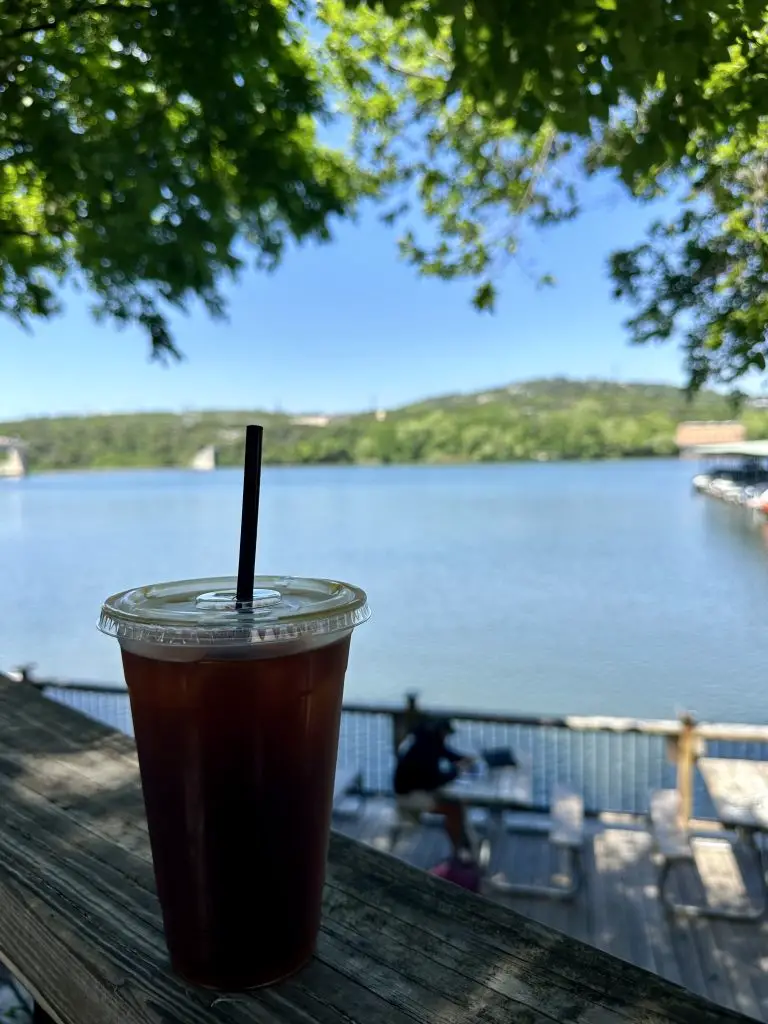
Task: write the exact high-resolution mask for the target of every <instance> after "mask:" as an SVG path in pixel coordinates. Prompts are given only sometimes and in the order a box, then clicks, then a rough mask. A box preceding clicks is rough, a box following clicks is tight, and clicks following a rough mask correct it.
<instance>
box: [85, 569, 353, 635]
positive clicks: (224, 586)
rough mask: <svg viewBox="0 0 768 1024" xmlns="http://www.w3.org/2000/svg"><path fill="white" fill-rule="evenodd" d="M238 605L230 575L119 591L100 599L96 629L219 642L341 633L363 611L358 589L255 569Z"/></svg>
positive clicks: (112, 632) (233, 580) (347, 585)
mask: <svg viewBox="0 0 768 1024" xmlns="http://www.w3.org/2000/svg"><path fill="white" fill-rule="evenodd" d="M253 583H254V591H253V599H252V601H250V602H248V603H245V604H243V605H238V604H237V602H236V600H235V586H236V580H235V578H234V577H233V576H219V577H213V578H210V579H201V580H181V581H179V582H176V583H154V584H151V585H150V586H147V587H137V588H136V589H134V590H124V591H122V592H121V593H119V594H114V595H113V596H112V597H108V598H107V600H106V601H105V602H104V604H103V605H102V609H101V615H100V617H99V629H100V630H101V631H102V633H107V634H108V635H109V636H114V637H117V638H118V640H128V641H133V642H138V643H147V644H159V645H169V646H175V647H180V646H183V647H206V648H226V647H237V646H243V645H255V644H271V643H283V642H286V641H296V640H302V639H305V638H306V639H309V638H311V637H312V636H320V635H322V634H330V633H342V632H345V631H348V630H351V629H353V628H354V627H355V626H359V625H360V623H361V622H365V621H366V619H368V618H370V614H371V613H370V610H369V608H368V603H367V600H366V595H365V593H364V591H362V590H360V588H359V587H353V586H352V585H351V584H349V583H340V582H338V581H336V580H323V579H304V578H299V577H290V576H256V577H255V578H254V581H253Z"/></svg>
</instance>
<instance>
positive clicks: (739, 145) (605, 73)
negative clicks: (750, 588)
mask: <svg viewBox="0 0 768 1024" xmlns="http://www.w3.org/2000/svg"><path fill="white" fill-rule="evenodd" d="M332 107H333V108H334V110H335V113H336V116H341V117H343V118H346V123H348V124H349V126H350V129H351V140H352V144H351V147H350V152H349V153H348V154H345V153H340V152H336V151H332V150H330V149H329V148H327V147H324V146H322V145H320V144H319V142H318V140H317V136H316V134H315V133H316V128H317V125H318V124H319V123H320V122H321V121H322V120H323V119H324V118H326V117H327V116H328V110H329V109H331V108H332ZM0 155H2V157H3V163H2V169H0V311H4V312H7V313H10V314H11V315H12V316H15V317H16V318H17V319H19V320H22V321H24V320H26V319H28V318H29V317H30V316H33V315H36V314H43V315H45V314H47V313H48V312H50V311H51V310H52V308H53V307H54V304H55V291H54V287H53V286H54V283H55V278H56V277H64V276H67V275H75V276H78V275H79V276H80V277H81V278H83V279H84V281H85V283H86V285H87V286H88V287H89V289H90V290H91V291H92V292H93V293H94V294H95V296H96V301H97V309H98V310H99V311H101V312H103V313H106V314H108V315H112V316H115V317H117V318H118V319H119V320H133V321H138V322H139V323H140V324H142V325H143V326H144V327H146V328H147V330H148V331H149V333H150V335H151V337H152V340H153V343H154V345H155V347H156V348H158V349H160V350H164V349H165V350H167V349H170V348H172V345H173V343H172V339H171V338H170V335H169V333H168V329H167V325H166V322H165V317H164V311H163V310H164V305H165V304H166V303H172V304H174V303H175V304H184V303H185V302H186V301H187V300H188V299H189V297H191V296H192V295H197V296H200V297H201V298H202V299H203V301H204V302H205V303H206V304H207V305H208V307H209V308H210V309H211V310H212V311H214V312H216V311H218V310H220V308H221V299H220V293H219V291H218V287H217V282H218V281H219V280H220V278H221V276H222V275H223V274H226V273H228V272H234V271H236V270H237V268H238V267H239V266H240V264H241V261H242V259H243V257H244V253H245V252H246V251H247V246H250V247H251V248H253V249H254V250H255V252H256V256H257V259H258V260H259V262H260V263H266V264H267V265H272V264H274V262H275V261H276V260H277V259H279V256H280V253H281V250H282V247H283V244H284V241H285V239H286V237H289V236H293V237H296V238H303V237H306V236H307V235H316V236H319V237H327V234H328V218H329V217H330V216H332V215H333V214H337V213H347V212H349V211H350V210H351V209H352V207H353V205H354V203H355V200H356V199H357V198H359V197H360V196H361V195H376V197H377V198H378V199H379V200H380V201H381V202H382V203H383V204H384V205H383V207H382V209H383V216H384V217H385V219H387V220H388V221H390V222H392V223H393V224H396V225H397V227H398V230H399V244H400V249H401V252H402V254H403V255H404V257H405V258H406V259H407V260H409V261H410V262H411V263H412V264H414V266H415V267H417V268H418V270H419V271H420V272H421V273H424V274H430V275H435V276H439V277H442V278H444V279H454V278H457V277H468V278H471V279H473V280H474V281H475V293H474V301H475V304H476V306H477V307H478V308H479V309H493V307H494V304H495V301H496V291H497V288H498V286H499V281H500V278H501V274H502V272H503V269H504V267H505V266H506V264H507V263H508V262H509V261H510V260H518V259H521V258H522V259H524V252H523V251H522V250H523V243H524V238H525V233H526V230H528V229H530V228H540V227H544V226H546V225H549V224H553V223H558V222H560V221H562V220H565V219H569V218H572V217H575V216H577V215H578V212H579V209H580V202H581V198H582V185H583V182H584V179H585V175H590V174H596V173H606V172H607V173H611V174H613V175H615V176H616V177H617V178H618V179H619V180H620V181H621V182H623V184H624V186H625V188H626V189H627V190H628V191H629V192H630V193H631V194H632V195H634V196H635V197H637V199H638V200H640V201H642V200H644V199H650V198H654V197H657V196H660V195H664V194H669V195H672V196H674V197H682V198H680V201H679V213H678V214H677V215H676V216H674V217H672V218H671V219H670V220H669V221H668V222H661V223H658V224H654V225H652V227H651V229H650V232H649V235H648V237H647V239H645V240H639V244H638V246H637V247H636V248H635V249H633V250H629V251H627V252H622V253H616V254H613V256H612V259H611V271H612V274H613V278H614V284H615V291H616V294H617V295H618V296H619V297H623V298H624V299H626V300H628V301H630V302H631V303H634V304H635V306H636V314H635V315H634V316H633V317H632V319H631V320H630V321H629V332H630V337H632V338H633V339H634V340H636V341H640V342H643V341H648V340H666V339H668V338H670V337H678V338H680V339H681V340H682V341H683V343H684V345H685V348H686V350H687V356H688V367H689V372H690V376H691V381H692V383H693V384H694V385H695V386H700V385H701V384H702V383H704V381H706V380H707V379H720V380H733V379H735V378H736V377H738V376H740V375H741V374H743V373H745V372H747V371H749V370H750V369H753V368H764V365H765V347H766V340H767V339H766V329H767V328H768V285H767V284H766V281H767V280H768V235H767V231H768V228H767V227H766V224H767V222H766V207H767V206H768V172H767V171H766V166H767V163H768V16H767V15H766V8H765V5H764V3H763V2H762V0H647V2H644V3H643V4H639V3H629V2H626V0H625V2H620V0H558V2H557V3H550V2H542V0H514V2H512V0H381V2H374V0H371V2H363V0H317V2H316V3H315V4H313V5H312V6H311V8H306V7H305V6H304V4H303V3H302V0H261V2H260V3H259V4H256V3H247V2H245V0H206V2H203V0H188V2H186V3H181V0H113V2H110V0H102V2H98V0H70V2H69V3H68V4H67V3H64V0H8V2H7V3H6V4H5V5H4V6H3V9H2V13H0ZM240 242H244V243H246V245H241V244H240ZM543 269H544V271H545V270H546V268H543ZM540 278H541V281H542V283H548V282H549V281H550V279H549V278H548V275H547V274H546V273H545V272H543V273H542V274H541V275H540Z"/></svg>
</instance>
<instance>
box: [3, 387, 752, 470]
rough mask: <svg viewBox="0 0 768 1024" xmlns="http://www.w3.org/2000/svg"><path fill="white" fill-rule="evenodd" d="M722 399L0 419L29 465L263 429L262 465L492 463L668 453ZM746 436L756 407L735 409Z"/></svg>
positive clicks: (69, 463) (469, 397)
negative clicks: (252, 426)
mask: <svg viewBox="0 0 768 1024" xmlns="http://www.w3.org/2000/svg"><path fill="white" fill-rule="evenodd" d="M733 417H734V411H733V407H732V406H731V404H730V403H729V402H728V400H727V399H726V398H725V397H723V396H722V395H718V394H715V393H714V392H703V393H702V394H699V395H698V396H697V397H696V399H695V400H693V401H688V400H687V398H686V396H685V394H684V392H681V391H680V390H678V389H677V388H673V387H667V386H664V385H658V384H616V383H610V382H607V381H573V380H566V379H561V378H555V379H551V380H534V381H529V382H527V383H524V384H513V385H510V386H509V387H506V388H496V389H492V390H489V391H483V392H476V393H473V394H457V395H445V396H442V397H440V398H431V399H426V400H424V401H422V402H417V403H415V404H413V405H408V406H405V407H403V408H399V409H393V410H389V411H387V412H386V413H383V412H378V413H373V412H367V413H360V414H357V415H351V416H333V417H321V416H316V417H312V416H291V415H287V414H277V413H267V412H260V411H258V410H251V411H242V412H195V413H178V414H177V413H135V414H131V415H114V416H67V417H57V418H43V419H30V420H24V421H21V422H6V423H0V434H12V435H18V436H20V437H22V438H23V439H24V440H25V441H26V442H27V444H28V445H29V461H30V468H31V469H32V470H33V471H34V470H45V469H91V468H107V467H131V466H136V467H138V466H147V467H151V466H186V465H188V464H189V462H190V460H191V459H192V457H193V456H194V454H195V453H196V452H197V451H199V449H200V448H202V447H204V446H205V445H209V444H214V445H216V447H217V448H218V451H219V461H220V464H222V465H228V464H230V465H237V464H239V462H240V459H241V457H242V456H241V452H242V436H243V427H244V426H245V424H246V423H249V422H254V421H255V422H260V423H263V424H264V427H265V429H266V434H265V448H264V451H265V458H266V460H267V461H268V462H271V463H283V464H289V463H294V464H295V463H299V464H308V463H398V462H432V463H439V462H481V461H484V462H500V461H513V460H519V459H599V458H620V457H638V456H654V455H672V454H674V453H675V450H676V449H675V444H674V433H675V428H676V425H677V424H678V423H679V422H680V421H681V420H687V419H703V420H725V419H732V418H733ZM743 418H744V420H745V422H746V424H747V427H748V430H749V433H750V436H761V435H765V434H766V433H768V413H765V412H762V411H759V410H757V409H749V408H748V409H746V410H745V411H744V413H743Z"/></svg>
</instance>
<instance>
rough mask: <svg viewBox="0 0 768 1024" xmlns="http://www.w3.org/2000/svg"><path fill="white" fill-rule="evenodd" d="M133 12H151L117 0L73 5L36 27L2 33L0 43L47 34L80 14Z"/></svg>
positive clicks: (143, 6) (149, 8) (22, 26)
mask: <svg viewBox="0 0 768 1024" xmlns="http://www.w3.org/2000/svg"><path fill="white" fill-rule="evenodd" d="M134 10H140V11H149V10H151V5H150V4H133V3H120V2H119V0H117V2H116V3H103V4H91V3H88V2H84V3H79V4H75V6H74V7H72V8H70V10H69V11H66V12H65V15H64V16H59V17H53V16H51V17H50V18H48V19H47V20H46V21H40V22H38V23H37V24H36V25H21V26H20V27H19V28H16V29H14V30H13V31H12V32H3V35H2V42H5V41H6V40H7V39H21V38H23V37H24V36H29V35H34V34H35V33H36V32H47V31H50V29H52V28H58V27H59V26H60V25H67V24H69V22H71V21H73V20H74V19H75V18H79V17H80V15H81V14H99V13H100V12H102V11H134Z"/></svg>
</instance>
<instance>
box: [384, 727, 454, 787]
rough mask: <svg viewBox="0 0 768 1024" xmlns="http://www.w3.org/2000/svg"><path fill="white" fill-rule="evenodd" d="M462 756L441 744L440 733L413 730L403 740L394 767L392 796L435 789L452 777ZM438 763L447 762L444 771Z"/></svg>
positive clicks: (442, 738)
mask: <svg viewBox="0 0 768 1024" xmlns="http://www.w3.org/2000/svg"><path fill="white" fill-rule="evenodd" d="M461 759H462V755H461V754H457V753H456V751H455V750H451V748H450V747H447V746H446V745H445V737H444V735H443V734H441V733H439V732H436V731H434V730H432V729H429V728H428V727H421V728H418V729H416V730H414V732H413V733H411V735H410V736H409V737H408V739H406V740H405V742H404V744H403V748H402V751H401V753H400V754H399V755H398V758H397V767H396V768H395V780H394V784H395V793H397V794H399V795H400V796H405V795H406V794H407V793H413V792H415V791H416V790H426V791H427V792H431V791H432V790H435V789H439V788H440V787H441V786H444V785H446V783H448V782H451V781H452V780H453V779H455V778H456V775H457V771H456V768H455V765H456V763H457V762H458V761H461ZM441 761H448V762H449V764H450V767H449V768H444V767H443V766H442V765H441V763H440V762H441Z"/></svg>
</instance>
